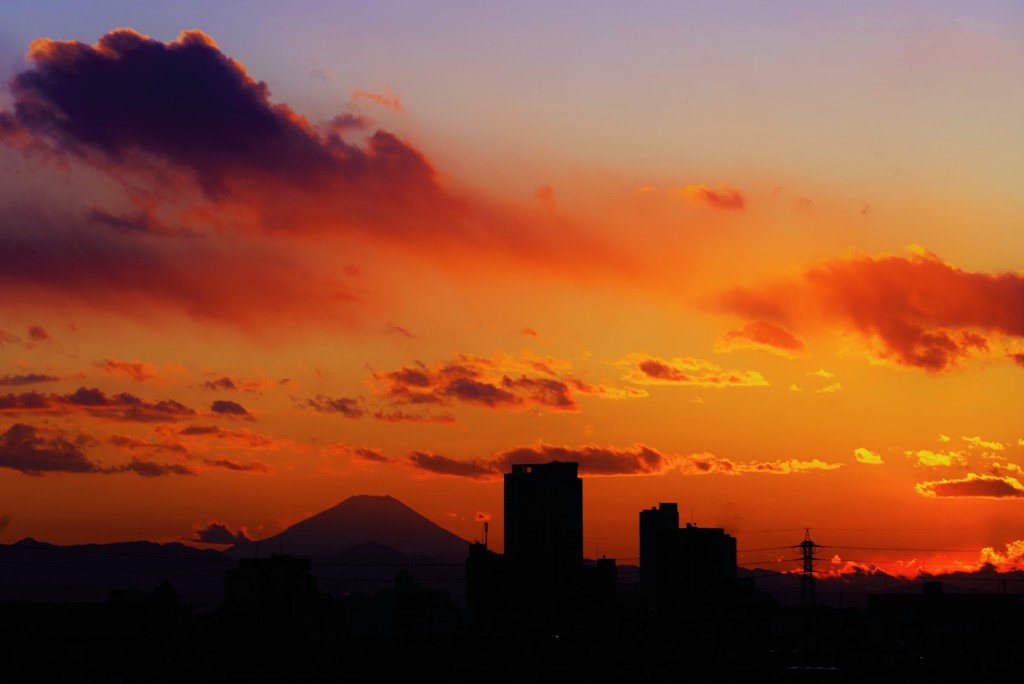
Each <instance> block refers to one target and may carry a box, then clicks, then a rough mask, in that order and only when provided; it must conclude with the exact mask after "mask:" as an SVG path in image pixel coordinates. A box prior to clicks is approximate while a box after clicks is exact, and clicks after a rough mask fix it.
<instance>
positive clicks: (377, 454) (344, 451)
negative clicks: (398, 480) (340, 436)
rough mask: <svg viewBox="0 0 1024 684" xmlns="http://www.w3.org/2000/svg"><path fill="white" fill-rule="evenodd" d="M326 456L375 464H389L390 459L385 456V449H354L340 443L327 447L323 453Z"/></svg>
mask: <svg viewBox="0 0 1024 684" xmlns="http://www.w3.org/2000/svg"><path fill="white" fill-rule="evenodd" d="M322 453H323V455H325V456H348V457H349V458H356V459H359V460H361V461H372V462H374V463H388V462H390V461H391V459H390V458H388V457H387V456H385V455H384V450H383V449H378V448H376V447H354V446H349V445H348V444H344V443H340V442H339V443H338V444H335V445H333V446H330V447H327V448H326V449H324V450H323V451H322Z"/></svg>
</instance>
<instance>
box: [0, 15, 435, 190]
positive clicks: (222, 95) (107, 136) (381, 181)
mask: <svg viewBox="0 0 1024 684" xmlns="http://www.w3.org/2000/svg"><path fill="white" fill-rule="evenodd" d="M28 58H29V60H30V61H31V62H32V65H33V66H32V69H30V70H28V71H24V72H22V73H20V74H18V75H17V76H15V77H14V79H13V81H12V82H11V86H10V89H11V94H12V95H13V98H14V108H13V112H3V113H2V114H0V116H2V117H3V122H4V127H3V129H4V130H7V131H8V135H10V134H11V133H10V132H11V131H15V132H17V133H20V134H22V135H27V136H29V137H30V138H31V139H32V140H33V141H34V142H35V143H37V144H39V145H44V146H47V147H49V148H50V149H51V150H53V151H54V153H56V154H60V155H66V156H73V157H76V158H80V159H84V160H86V161H88V162H91V163H94V164H108V165H119V166H123V165H131V164H133V163H134V164H136V165H141V164H143V163H147V162H145V161H144V160H142V159H140V158H139V155H145V156H147V157H151V158H155V159H159V160H162V161H164V162H167V163H170V164H171V165H173V166H176V167H178V168H181V169H184V170H187V171H188V172H190V173H191V174H192V175H193V177H194V179H195V180H196V181H197V183H198V184H199V186H200V187H201V188H202V189H203V191H204V193H205V194H207V195H208V196H211V197H223V196H225V195H231V194H234V193H236V192H237V189H236V187H235V184H236V183H238V182H245V181H252V180H254V179H258V178H272V179H274V180H275V181H276V182H279V183H281V184H283V185H285V186H289V185H304V184H315V183H318V182H322V179H323V177H324V176H331V177H333V178H335V179H337V180H344V181H345V183H346V185H347V188H345V189H347V190H348V191H349V194H355V193H354V192H353V191H354V190H355V189H356V187H360V188H361V189H362V190H364V191H371V192H372V191H373V190H375V189H377V188H375V186H380V185H383V186H385V187H394V188H395V189H397V187H395V186H396V185H397V184H396V182H395V181H397V180H402V179H404V180H407V181H410V182H412V183H416V184H422V185H423V186H424V189H426V188H430V187H432V176H433V171H432V170H431V169H430V167H429V165H428V164H427V163H426V161H425V160H424V159H423V157H422V156H421V155H420V154H419V153H418V152H416V151H414V150H412V149H411V148H409V147H407V146H406V145H404V144H403V143H402V142H401V141H399V140H398V139H397V138H395V137H394V136H392V135H391V134H389V133H385V132H382V131H378V132H377V133H375V134H373V135H372V136H370V140H369V149H368V150H366V151H364V150H362V149H360V148H357V147H354V146H352V145H348V144H347V143H345V142H344V141H343V140H342V139H341V138H340V137H338V136H337V135H333V136H322V135H320V134H318V132H317V131H316V130H315V129H313V128H312V127H311V126H310V125H309V124H308V123H307V122H306V120H305V119H303V118H302V117H301V116H299V115H297V114H296V113H295V112H293V111H292V110H291V109H290V108H289V107H287V106H286V105H281V104H273V103H272V102H271V101H270V91H269V89H268V88H267V86H266V84H264V83H262V82H257V81H254V80H253V79H252V78H251V77H250V76H249V75H248V73H247V72H246V71H245V69H244V67H242V65H241V64H239V63H238V62H236V61H235V60H233V59H231V58H229V57H227V56H226V55H224V54H223V53H221V52H220V50H219V49H218V48H217V45H216V43H214V41H213V40H212V39H211V38H210V37H209V36H207V35H205V34H203V33H202V32H200V31H185V32H183V33H182V34H181V35H180V36H179V38H178V39H177V40H175V41H173V42H171V43H162V42H160V41H157V40H153V39H151V38H148V37H146V36H143V35H141V34H139V33H137V32H135V31H133V30H131V29H117V30H115V31H111V32H110V33H108V34H106V35H105V36H103V37H102V38H100V40H99V42H98V43H97V44H96V45H85V44H83V43H78V42H73V41H65V42H62V41H55V40H50V39H40V40H36V41H34V42H33V43H32V46H31V49H30V52H29V55H28ZM363 96H364V97H370V98H371V99H377V98H375V97H374V96H373V95H372V94H369V93H365V94H363ZM377 101H381V102H382V103H383V102H384V99H383V96H379V99H377ZM393 102H397V99H395V100H393ZM336 189H339V190H340V189H341V187H338V188H336Z"/></svg>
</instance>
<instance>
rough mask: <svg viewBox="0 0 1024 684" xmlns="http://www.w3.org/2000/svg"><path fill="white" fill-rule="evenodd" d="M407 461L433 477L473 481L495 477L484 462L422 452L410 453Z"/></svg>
mask: <svg viewBox="0 0 1024 684" xmlns="http://www.w3.org/2000/svg"><path fill="white" fill-rule="evenodd" d="M408 459H409V462H410V463H411V464H412V465H413V467H414V468H417V469H419V470H425V471H427V472H430V473H434V474H435V475H452V476H455V477H468V478H472V479H474V480H492V479H494V478H496V477H497V473H496V472H495V470H494V467H493V466H492V465H491V464H489V463H486V462H481V461H459V460H456V459H454V458H449V457H447V456H441V455H439V454H431V453H427V452H424V451H413V452H410V453H409V456H408Z"/></svg>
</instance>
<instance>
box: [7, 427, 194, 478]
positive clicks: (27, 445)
mask: <svg viewBox="0 0 1024 684" xmlns="http://www.w3.org/2000/svg"><path fill="white" fill-rule="evenodd" d="M94 444H95V440H93V439H92V438H90V437H87V436H85V435H79V436H77V437H74V438H69V436H68V435H67V433H65V432H63V431H61V430H57V429H54V428H43V427H36V426H32V425H26V424H24V423H15V424H14V425H12V426H11V427H10V428H8V429H7V431H6V432H5V433H3V434H2V435H0V468H9V469H11V470H16V471H19V472H21V473H24V474H26V475H36V476H40V475H44V474H47V473H79V474H83V473H90V474H103V475H111V474H117V473H134V474H136V475H140V476H142V477H160V476H163V475H194V474H195V473H194V472H193V471H192V470H191V469H189V468H188V467H186V466H184V465H179V464H163V463H156V462H154V461H149V460H146V459H140V458H137V457H135V456H132V459H131V461H129V462H128V463H125V464H121V465H114V466H103V465H101V464H100V463H97V462H96V461H93V460H91V459H90V458H89V457H88V456H87V455H86V449H87V448H88V447H91V446H93V445H94Z"/></svg>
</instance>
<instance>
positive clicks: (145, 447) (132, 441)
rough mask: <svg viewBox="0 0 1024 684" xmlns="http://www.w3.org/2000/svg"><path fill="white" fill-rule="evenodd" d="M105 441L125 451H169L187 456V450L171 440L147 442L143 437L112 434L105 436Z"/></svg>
mask: <svg viewBox="0 0 1024 684" xmlns="http://www.w3.org/2000/svg"><path fill="white" fill-rule="evenodd" d="M107 441H108V442H109V443H110V444H112V445H114V446H115V447H117V448H118V449H124V450H125V451H130V452H135V451H170V452H174V453H178V454H181V455H183V456H184V457H185V458H188V456H189V450H188V449H187V448H185V446H184V445H182V444H177V443H173V442H147V441H146V440H144V439H139V438H138V437H131V436H129V435H118V434H113V435H110V436H108V437H107Z"/></svg>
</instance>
